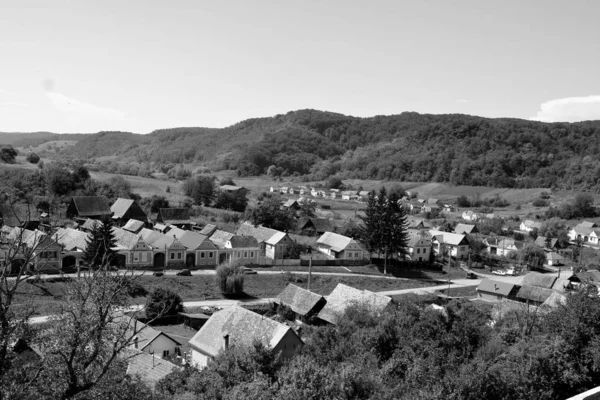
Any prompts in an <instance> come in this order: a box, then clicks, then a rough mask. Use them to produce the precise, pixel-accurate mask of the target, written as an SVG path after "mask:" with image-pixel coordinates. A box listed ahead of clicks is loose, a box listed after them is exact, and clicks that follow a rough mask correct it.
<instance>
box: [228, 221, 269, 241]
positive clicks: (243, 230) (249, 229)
mask: <svg viewBox="0 0 600 400" xmlns="http://www.w3.org/2000/svg"><path fill="white" fill-rule="evenodd" d="M276 233H279V231H278V230H275V229H271V228H265V227H264V226H254V225H253V224H252V223H251V222H249V221H245V222H244V223H243V224H242V225H240V227H239V228H238V230H237V232H236V234H237V235H242V236H253V237H254V238H256V241H257V242H258V243H263V242H266V241H267V240H268V239H270V238H271V237H272V236H273V235H275V234H276Z"/></svg>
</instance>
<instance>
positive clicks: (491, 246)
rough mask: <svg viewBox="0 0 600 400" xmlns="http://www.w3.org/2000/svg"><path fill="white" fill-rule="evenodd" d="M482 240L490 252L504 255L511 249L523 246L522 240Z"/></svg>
mask: <svg viewBox="0 0 600 400" xmlns="http://www.w3.org/2000/svg"><path fill="white" fill-rule="evenodd" d="M483 242H484V243H485V244H486V245H487V248H488V251H489V253H490V254H493V255H498V256H506V255H507V254H508V253H509V252H511V251H517V250H520V249H522V248H523V242H521V241H517V240H514V239H508V238H504V239H494V238H487V239H484V240H483Z"/></svg>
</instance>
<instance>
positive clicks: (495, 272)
mask: <svg viewBox="0 0 600 400" xmlns="http://www.w3.org/2000/svg"><path fill="white" fill-rule="evenodd" d="M492 274H494V275H502V276H504V275H506V271H503V270H501V269H497V270H495V271H494V272H492Z"/></svg>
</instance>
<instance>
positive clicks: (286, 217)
mask: <svg viewBox="0 0 600 400" xmlns="http://www.w3.org/2000/svg"><path fill="white" fill-rule="evenodd" d="M247 217H248V219H249V220H250V221H251V222H252V223H253V224H254V225H263V226H265V227H267V228H272V229H277V230H278V231H282V232H285V231H288V230H291V229H292V228H293V227H294V224H295V221H294V215H293V214H292V212H291V211H289V210H287V209H284V208H282V207H281V204H280V203H279V200H278V199H277V198H275V197H271V198H268V199H265V200H263V201H262V202H261V203H260V204H258V205H257V206H256V207H255V208H253V209H251V210H249V212H247Z"/></svg>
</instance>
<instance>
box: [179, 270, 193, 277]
mask: <svg viewBox="0 0 600 400" xmlns="http://www.w3.org/2000/svg"><path fill="white" fill-rule="evenodd" d="M176 275H177V276H192V271H190V270H189V269H182V270H181V271H179V272H177V274H176Z"/></svg>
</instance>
